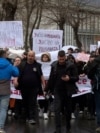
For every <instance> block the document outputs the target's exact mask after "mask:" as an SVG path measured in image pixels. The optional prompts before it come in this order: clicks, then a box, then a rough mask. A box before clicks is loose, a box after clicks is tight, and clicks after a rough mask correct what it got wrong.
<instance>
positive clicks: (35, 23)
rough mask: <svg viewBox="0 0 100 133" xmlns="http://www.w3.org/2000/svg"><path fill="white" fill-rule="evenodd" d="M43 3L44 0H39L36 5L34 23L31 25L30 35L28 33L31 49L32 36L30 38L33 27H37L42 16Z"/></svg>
mask: <svg viewBox="0 0 100 133" xmlns="http://www.w3.org/2000/svg"><path fill="white" fill-rule="evenodd" d="M43 5H44V0H40V3H39V5H38V6H37V9H36V16H35V20H34V23H33V25H32V28H31V32H30V35H29V42H30V48H31V49H32V46H33V38H32V33H33V29H34V28H35V29H39V26H40V22H41V17H42V11H43Z"/></svg>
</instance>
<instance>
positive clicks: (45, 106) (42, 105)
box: [38, 99, 49, 113]
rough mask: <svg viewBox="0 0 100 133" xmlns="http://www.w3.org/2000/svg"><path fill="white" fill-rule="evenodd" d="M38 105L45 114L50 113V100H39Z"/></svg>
mask: <svg viewBox="0 0 100 133" xmlns="http://www.w3.org/2000/svg"><path fill="white" fill-rule="evenodd" d="M38 103H39V106H40V108H41V109H44V110H43V112H44V113H47V112H48V103H49V101H48V99H44V100H39V101H38Z"/></svg>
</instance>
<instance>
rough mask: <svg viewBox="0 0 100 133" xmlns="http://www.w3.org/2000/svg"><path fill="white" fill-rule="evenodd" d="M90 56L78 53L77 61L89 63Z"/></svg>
mask: <svg viewBox="0 0 100 133" xmlns="http://www.w3.org/2000/svg"><path fill="white" fill-rule="evenodd" d="M89 57H90V55H89V54H85V53H78V54H77V57H76V59H77V60H79V61H83V62H88V61H89Z"/></svg>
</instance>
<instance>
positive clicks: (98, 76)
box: [88, 48, 100, 132]
mask: <svg viewBox="0 0 100 133" xmlns="http://www.w3.org/2000/svg"><path fill="white" fill-rule="evenodd" d="M88 78H90V79H91V80H92V82H91V83H92V90H93V92H94V97H95V104H96V117H97V128H96V132H100V48H99V49H98V56H97V57H96V58H95V59H94V60H92V62H91V63H90V65H89V69H88Z"/></svg>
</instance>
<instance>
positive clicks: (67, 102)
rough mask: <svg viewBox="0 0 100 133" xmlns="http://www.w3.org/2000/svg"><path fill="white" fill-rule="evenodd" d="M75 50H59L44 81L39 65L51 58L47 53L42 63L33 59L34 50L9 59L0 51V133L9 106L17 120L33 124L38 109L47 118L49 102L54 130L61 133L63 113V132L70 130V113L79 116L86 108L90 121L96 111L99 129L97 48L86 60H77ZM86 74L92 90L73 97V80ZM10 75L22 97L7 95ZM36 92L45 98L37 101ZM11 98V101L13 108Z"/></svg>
mask: <svg viewBox="0 0 100 133" xmlns="http://www.w3.org/2000/svg"><path fill="white" fill-rule="evenodd" d="M74 52H75V53H78V52H80V51H79V50H78V49H76V50H75V51H74V50H73V49H72V48H69V49H68V52H67V54H66V53H65V51H64V50H60V51H59V52H58V55H57V60H56V61H54V62H53V63H51V66H50V68H49V69H50V74H49V79H48V81H47V82H46V81H45V78H44V73H43V70H42V67H43V65H46V63H48V62H50V61H51V56H50V53H48V52H45V53H43V54H42V55H41V62H42V63H40V62H38V61H37V60H36V56H35V52H34V51H29V52H25V53H23V56H22V58H20V57H16V58H15V59H14V61H13V62H12V61H11V60H9V58H8V56H7V51H6V50H0V133H5V131H4V126H5V121H6V117H7V112H8V110H9V109H12V111H13V113H14V118H15V119H16V120H17V119H23V120H25V121H26V122H27V123H29V124H36V122H37V115H38V113H40V112H41V111H42V113H43V117H44V119H46V120H48V119H49V117H48V116H49V115H48V112H49V113H51V112H50V108H49V107H50V106H51V105H53V111H54V117H55V131H54V133H62V129H61V118H62V117H61V116H62V115H64V116H65V118H66V133H71V118H72V114H74V117H78V114H77V113H79V112H80V111H84V110H85V109H87V112H88V118H87V119H89V120H93V119H95V113H96V117H97V127H96V132H100V102H99V99H100V85H99V84H100V81H99V79H100V76H99V75H100V49H99V48H98V49H97V50H96V51H92V52H91V53H89V54H90V57H89V61H88V62H83V61H78V60H76V59H75V57H74V56H73V53H74ZM82 52H84V53H85V51H82ZM85 74H86V75H87V76H88V78H89V79H90V80H91V85H92V91H91V93H89V94H86V95H82V96H78V97H74V98H72V95H73V94H75V93H77V91H78V88H77V86H76V82H77V81H78V80H79V76H80V75H81V76H82V75H85ZM11 78H13V84H14V86H15V88H16V89H17V90H20V92H21V96H22V100H20V99H11V98H10V81H11ZM38 95H43V96H44V100H38V101H37V96H38ZM52 95H53V96H54V98H53V97H52ZM11 101H14V106H12V107H11ZM84 101H85V102H84ZM76 109H77V112H76Z"/></svg>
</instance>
